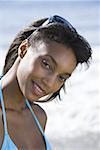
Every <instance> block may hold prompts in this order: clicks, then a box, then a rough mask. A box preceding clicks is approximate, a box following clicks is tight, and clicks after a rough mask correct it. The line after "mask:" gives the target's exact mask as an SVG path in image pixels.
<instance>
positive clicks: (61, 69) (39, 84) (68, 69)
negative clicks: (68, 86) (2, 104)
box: [17, 42, 76, 101]
mask: <svg viewBox="0 0 100 150" xmlns="http://www.w3.org/2000/svg"><path fill="white" fill-rule="evenodd" d="M75 67H76V57H75V55H74V53H73V51H72V49H71V48H67V47H65V46H64V45H62V44H59V43H56V42H50V43H48V44H47V43H44V42H41V43H37V44H35V46H34V47H29V48H28V49H27V52H26V54H25V56H24V57H23V58H22V59H21V61H20V64H19V66H18V70H17V79H18V83H19V86H20V89H21V91H22V93H23V95H24V96H25V97H26V98H27V99H28V100H30V101H36V100H38V99H39V98H41V97H43V96H46V95H48V94H51V93H54V92H56V91H58V90H59V88H60V87H61V86H62V85H63V84H64V82H65V80H66V79H68V78H69V77H70V76H71V74H72V72H73V70H74V69H75Z"/></svg>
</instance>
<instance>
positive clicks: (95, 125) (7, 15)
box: [0, 0, 100, 150]
mask: <svg viewBox="0 0 100 150" xmlns="http://www.w3.org/2000/svg"><path fill="white" fill-rule="evenodd" d="M52 15H60V16H62V17H64V18H66V19H67V20H68V21H69V22H70V23H71V24H72V25H73V26H74V27H75V28H76V29H77V31H78V32H79V33H80V34H81V35H82V36H84V37H85V38H86V39H87V40H88V42H89V43H90V45H91V47H92V50H93V54H92V60H91V63H90V67H89V68H87V69H86V67H85V66H83V65H82V66H78V67H77V68H76V70H75V71H74V72H73V74H72V77H71V78H70V79H69V80H68V81H66V93H64V91H63V90H62V91H61V97H62V100H61V101H60V100H58V99H55V100H54V101H52V102H48V103H43V104H40V105H41V107H43V109H44V110H45V111H46V113H47V116H48V119H47V125H46V129H45V134H46V136H47V137H48V140H49V142H50V144H51V147H52V149H53V150H100V1H99V0H65V1H63V0H55V1H53V0H51V1H50V0H49V1H46V0H44V1H42V0H37V1H34V0H0V73H1V74H2V68H3V65H4V60H5V56H6V53H7V50H8V48H9V46H10V44H11V42H12V41H13V39H14V38H15V36H16V34H17V33H18V32H19V31H20V30H22V29H23V28H24V27H26V26H27V25H29V24H31V23H32V22H33V21H34V20H38V19H40V18H44V17H49V16H52ZM33 134H34V133H33Z"/></svg>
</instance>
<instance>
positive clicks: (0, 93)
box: [0, 79, 8, 134]
mask: <svg viewBox="0 0 100 150" xmlns="http://www.w3.org/2000/svg"><path fill="white" fill-rule="evenodd" d="M0 102H1V106H2V113H3V120H4V132H5V134H8V130H7V121H6V111H5V107H4V100H3V93H2V79H0Z"/></svg>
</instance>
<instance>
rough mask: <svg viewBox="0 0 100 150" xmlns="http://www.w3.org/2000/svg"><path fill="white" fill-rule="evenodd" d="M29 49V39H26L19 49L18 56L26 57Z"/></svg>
mask: <svg viewBox="0 0 100 150" xmlns="http://www.w3.org/2000/svg"><path fill="white" fill-rule="evenodd" d="M27 48H28V41H27V39H25V40H24V41H23V42H22V43H21V44H20V46H19V48H18V55H19V56H20V57H21V58H23V57H24V55H25V54H26V52H27Z"/></svg>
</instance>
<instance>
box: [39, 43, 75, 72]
mask: <svg viewBox="0 0 100 150" xmlns="http://www.w3.org/2000/svg"><path fill="white" fill-rule="evenodd" d="M37 51H38V53H39V54H40V55H44V56H45V55H50V56H52V58H53V59H54V60H55V61H56V62H57V65H58V67H59V68H60V69H61V68H62V69H64V71H65V70H66V69H67V68H68V70H69V72H72V71H73V70H74V69H75V67H76V57H75V55H74V52H73V50H72V49H71V48H67V47H66V46H64V45H63V44H60V43H57V42H50V43H44V42H42V43H40V44H39V45H37Z"/></svg>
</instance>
